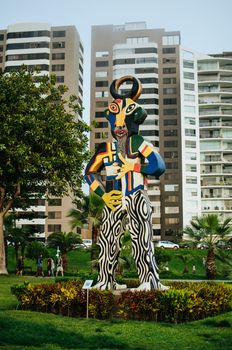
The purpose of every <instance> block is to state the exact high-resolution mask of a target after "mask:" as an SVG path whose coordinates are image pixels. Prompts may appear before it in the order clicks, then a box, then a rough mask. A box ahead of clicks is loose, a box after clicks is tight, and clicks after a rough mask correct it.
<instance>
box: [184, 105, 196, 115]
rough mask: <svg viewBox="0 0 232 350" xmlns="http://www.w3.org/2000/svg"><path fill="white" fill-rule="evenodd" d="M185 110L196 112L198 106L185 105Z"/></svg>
mask: <svg viewBox="0 0 232 350" xmlns="http://www.w3.org/2000/svg"><path fill="white" fill-rule="evenodd" d="M184 111H185V112H186V113H194V114H195V113H196V108H195V106H184Z"/></svg>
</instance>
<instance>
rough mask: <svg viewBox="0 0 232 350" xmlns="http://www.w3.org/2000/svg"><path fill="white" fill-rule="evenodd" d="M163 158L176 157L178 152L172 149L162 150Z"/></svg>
mask: <svg viewBox="0 0 232 350" xmlns="http://www.w3.org/2000/svg"><path fill="white" fill-rule="evenodd" d="M164 158H171V159H174V158H178V152H177V151H173V152H164Z"/></svg>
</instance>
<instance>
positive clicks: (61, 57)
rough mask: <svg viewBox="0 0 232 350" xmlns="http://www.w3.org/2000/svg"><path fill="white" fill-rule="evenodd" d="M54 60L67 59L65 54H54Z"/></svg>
mask: <svg viewBox="0 0 232 350" xmlns="http://www.w3.org/2000/svg"><path fill="white" fill-rule="evenodd" d="M52 59H53V60H64V59H65V53H64V52H57V53H53V54H52Z"/></svg>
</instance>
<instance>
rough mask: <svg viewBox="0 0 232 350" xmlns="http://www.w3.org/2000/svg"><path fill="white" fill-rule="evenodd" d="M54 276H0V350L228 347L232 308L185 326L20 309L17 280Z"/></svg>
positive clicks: (216, 349)
mask: <svg viewBox="0 0 232 350" xmlns="http://www.w3.org/2000/svg"><path fill="white" fill-rule="evenodd" d="M23 281H30V282H31V283H41V282H42V283H47V282H48V283H49V282H52V281H53V279H51V278H36V277H24V276H23V277H19V276H0V349H7V350H14V349H17V350H25V349H28V350H34V349H36V350H38V349H43V350H50V349H51V350H53V349H54V350H57V349H83V350H84V349H86V350H87V349H93V350H97V349H101V350H104V349H107V350H109V349H118V350H119V349H120V350H123V349H125V350H132V349H133V350H156V349H160V350H187V349H189V350H192V349H197V350H219V349H223V350H230V349H231V348H232V312H228V313H225V314H222V315H220V316H217V317H211V318H207V319H205V320H201V321H195V322H191V323H187V324H179V325H172V324H165V323H154V322H142V321H141V322H139V321H122V320H113V321H99V320H92V319H89V320H87V319H74V318H68V317H62V316H57V315H53V314H45V313H37V312H31V311H21V310H16V309H15V308H16V306H17V300H16V298H15V297H14V296H13V295H12V294H11V293H10V286H11V285H13V284H15V283H22V282H23Z"/></svg>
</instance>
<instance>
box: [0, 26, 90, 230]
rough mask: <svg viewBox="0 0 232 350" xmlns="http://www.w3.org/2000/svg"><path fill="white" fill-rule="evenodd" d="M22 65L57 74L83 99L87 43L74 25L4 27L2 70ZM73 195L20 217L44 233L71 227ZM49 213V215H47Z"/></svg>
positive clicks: (37, 206) (0, 53) (40, 204)
mask: <svg viewBox="0 0 232 350" xmlns="http://www.w3.org/2000/svg"><path fill="white" fill-rule="evenodd" d="M21 65H25V66H26V67H27V69H33V68H35V67H38V68H39V69H40V74H41V75H44V74H51V73H52V74H55V75H56V80H57V84H65V85H67V86H68V88H69V91H68V94H70V95H72V94H75V95H77V96H78V98H79V103H80V104H81V105H82V99H83V46H82V43H81V40H80V37H79V34H78V32H77V30H76V28H75V27H74V26H59V27H51V26H50V25H48V24H44V23H20V24H15V25H9V26H8V27H7V29H3V30H0V70H1V71H4V72H10V71H12V70H17V69H18V68H19V67H20V66H21ZM71 207H72V199H71V198H70V197H63V198H51V199H50V200H49V201H45V200H43V199H41V200H39V201H36V202H35V205H34V206H33V207H31V210H33V211H34V212H36V213H37V214H38V215H37V218H36V219H34V220H32V221H28V220H20V221H19V222H18V224H19V225H33V227H34V228H35V230H36V231H37V232H38V233H41V236H44V233H45V235H46V236H47V235H48V234H50V233H52V232H57V231H66V232H69V231H70V230H71V228H70V225H69V219H68V218H67V212H68V211H69V209H70V208H71ZM44 215H46V219H44V218H43V217H44Z"/></svg>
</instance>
